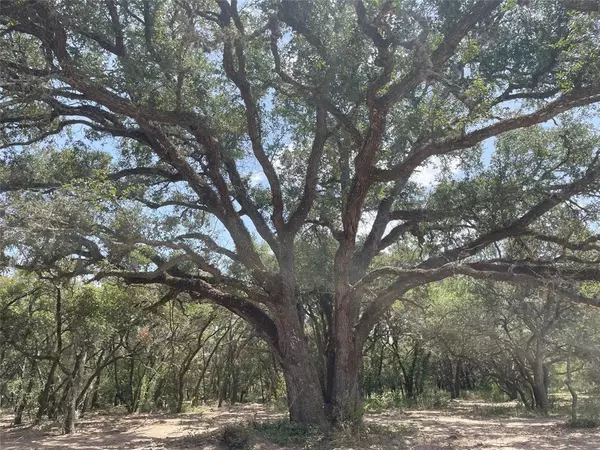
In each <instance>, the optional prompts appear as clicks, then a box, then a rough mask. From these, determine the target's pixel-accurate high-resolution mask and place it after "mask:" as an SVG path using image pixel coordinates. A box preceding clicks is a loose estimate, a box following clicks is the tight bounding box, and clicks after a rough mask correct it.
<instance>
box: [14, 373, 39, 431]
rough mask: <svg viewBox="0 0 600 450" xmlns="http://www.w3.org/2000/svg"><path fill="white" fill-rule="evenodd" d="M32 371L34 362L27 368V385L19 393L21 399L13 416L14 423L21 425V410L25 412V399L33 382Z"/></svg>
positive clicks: (31, 388)
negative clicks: (20, 393)
mask: <svg viewBox="0 0 600 450" xmlns="http://www.w3.org/2000/svg"><path fill="white" fill-rule="evenodd" d="M34 371H35V362H32V363H31V368H30V370H29V380H28V381H27V387H26V388H25V390H24V391H23V393H22V395H21V399H20V400H19V403H18V404H17V407H16V408H15V415H14V418H13V424H14V425H21V424H22V423H23V412H25V408H26V407H27V401H28V397H29V394H31V391H32V390H33V383H34ZM25 374H26V372H25V371H23V375H24V376H25Z"/></svg>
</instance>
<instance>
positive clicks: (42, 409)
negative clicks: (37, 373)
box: [34, 360, 58, 425]
mask: <svg viewBox="0 0 600 450" xmlns="http://www.w3.org/2000/svg"><path fill="white" fill-rule="evenodd" d="M57 368H58V360H54V361H52V365H51V366H50V372H48V377H47V378H46V383H45V384H44V390H43V391H42V393H41V394H40V396H39V397H38V410H37V413H36V415H35V421H34V424H36V425H37V424H39V423H40V422H41V421H42V417H44V414H45V413H46V412H47V411H48V401H49V400H50V390H51V389H52V386H53V385H54V376H55V373H56V369H57Z"/></svg>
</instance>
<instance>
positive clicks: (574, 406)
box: [565, 347, 577, 422]
mask: <svg viewBox="0 0 600 450" xmlns="http://www.w3.org/2000/svg"><path fill="white" fill-rule="evenodd" d="M565 386H567V389H568V390H569V393H570V394H571V398H572V401H571V420H572V421H573V422H575V421H576V420H577V391H576V390H575V388H574V387H573V383H572V379H571V348H570V347H569V351H568V353H567V373H566V378H565Z"/></svg>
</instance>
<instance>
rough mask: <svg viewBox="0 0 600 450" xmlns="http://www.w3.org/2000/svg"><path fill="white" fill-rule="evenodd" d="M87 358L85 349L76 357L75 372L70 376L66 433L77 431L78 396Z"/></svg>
mask: <svg viewBox="0 0 600 450" xmlns="http://www.w3.org/2000/svg"><path fill="white" fill-rule="evenodd" d="M86 358H87V352H86V351H85V350H84V351H82V352H81V353H80V354H79V355H77V357H76V359H75V367H74V368H73V373H72V374H71V376H70V379H69V382H68V385H67V390H68V392H69V393H68V397H67V398H68V403H67V415H66V417H65V434H70V433H74V432H75V420H76V418H77V397H78V396H79V389H80V385H81V379H82V377H83V370H84V368H85V361H86Z"/></svg>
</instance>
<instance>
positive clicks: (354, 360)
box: [331, 309, 362, 423]
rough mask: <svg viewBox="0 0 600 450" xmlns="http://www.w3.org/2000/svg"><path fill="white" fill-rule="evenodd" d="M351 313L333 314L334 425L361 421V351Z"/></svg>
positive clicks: (332, 398) (341, 311) (332, 416)
mask: <svg viewBox="0 0 600 450" xmlns="http://www.w3.org/2000/svg"><path fill="white" fill-rule="evenodd" d="M352 317H353V314H352V311H349V310H344V309H342V310H338V311H337V313H336V314H335V315H334V333H333V336H334V337H333V339H334V341H333V344H334V345H333V351H334V354H333V380H332V382H333V386H332V389H331V420H332V421H333V422H334V423H343V422H350V423H357V422H359V421H360V420H361V419H362V399H361V394H360V382H359V369H360V366H361V364H362V349H361V348H359V347H358V345H357V342H356V339H355V338H356V334H355V333H354V321H353V320H352Z"/></svg>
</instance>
